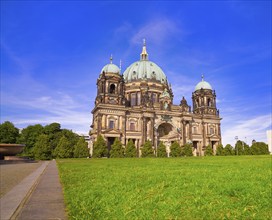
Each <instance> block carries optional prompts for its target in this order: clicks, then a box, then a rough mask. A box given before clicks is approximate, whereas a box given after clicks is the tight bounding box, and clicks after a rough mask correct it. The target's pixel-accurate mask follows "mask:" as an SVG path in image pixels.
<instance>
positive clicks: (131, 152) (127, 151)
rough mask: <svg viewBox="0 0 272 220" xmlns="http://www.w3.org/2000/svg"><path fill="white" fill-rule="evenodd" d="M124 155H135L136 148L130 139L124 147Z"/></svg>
mask: <svg viewBox="0 0 272 220" xmlns="http://www.w3.org/2000/svg"><path fill="white" fill-rule="evenodd" d="M125 157H137V149H136V147H135V145H134V143H133V141H132V140H131V139H130V140H129V142H128V143H127V146H126V148H125Z"/></svg>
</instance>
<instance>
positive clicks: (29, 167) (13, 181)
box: [0, 162, 42, 197]
mask: <svg viewBox="0 0 272 220" xmlns="http://www.w3.org/2000/svg"><path fill="white" fill-rule="evenodd" d="M41 164H42V163H41V162H33V163H17V164H0V183H1V184H0V186H1V187H0V197H2V196H3V195H5V194H6V193H7V192H8V191H10V190H11V189H12V188H13V187H14V186H16V185H17V184H18V183H20V182H21V181H22V180H23V179H24V178H25V177H27V176H28V175H29V174H31V173H32V172H33V171H34V170H36V169H37V168H38V167H39V166H40V165H41Z"/></svg>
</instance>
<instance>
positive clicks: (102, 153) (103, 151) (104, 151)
mask: <svg viewBox="0 0 272 220" xmlns="http://www.w3.org/2000/svg"><path fill="white" fill-rule="evenodd" d="M92 156H93V157H97V158H100V157H107V156H108V148H107V145H106V142H105V140H104V138H103V137H102V135H98V137H97V139H96V141H95V142H94V145H93V155H92Z"/></svg>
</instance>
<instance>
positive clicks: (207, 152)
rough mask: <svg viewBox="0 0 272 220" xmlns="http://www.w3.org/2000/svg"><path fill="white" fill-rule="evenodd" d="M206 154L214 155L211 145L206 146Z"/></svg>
mask: <svg viewBox="0 0 272 220" xmlns="http://www.w3.org/2000/svg"><path fill="white" fill-rule="evenodd" d="M205 156H213V149H212V147H211V146H210V145H208V146H207V147H206V150H205Z"/></svg>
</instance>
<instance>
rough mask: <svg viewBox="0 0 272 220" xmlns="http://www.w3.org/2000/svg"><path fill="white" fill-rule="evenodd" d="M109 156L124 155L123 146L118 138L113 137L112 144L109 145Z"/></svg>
mask: <svg viewBox="0 0 272 220" xmlns="http://www.w3.org/2000/svg"><path fill="white" fill-rule="evenodd" d="M110 157H112V158H122V157H124V148H123V146H122V143H121V141H120V140H119V138H115V140H114V142H113V145H111V151H110Z"/></svg>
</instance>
